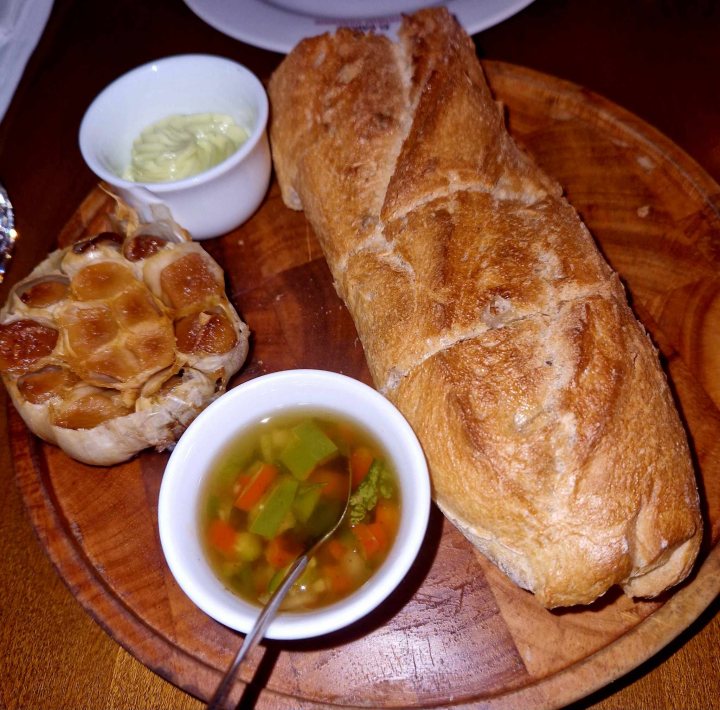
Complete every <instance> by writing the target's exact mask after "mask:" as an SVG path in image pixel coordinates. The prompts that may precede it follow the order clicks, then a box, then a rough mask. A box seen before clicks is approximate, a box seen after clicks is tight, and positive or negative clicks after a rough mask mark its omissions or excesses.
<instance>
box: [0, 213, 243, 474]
mask: <svg viewBox="0 0 720 710" xmlns="http://www.w3.org/2000/svg"><path fill="white" fill-rule="evenodd" d="M120 225H121V226H120V228H119V231H117V232H115V231H113V232H103V233H100V234H97V235H95V236H93V237H92V238H89V239H86V240H84V241H81V242H77V243H75V244H73V245H71V246H69V247H66V248H64V249H60V250H57V251H55V252H53V253H51V254H50V255H49V256H48V257H47V259H45V261H43V262H42V263H41V264H40V265H39V266H38V267H37V268H36V269H35V270H34V271H33V272H32V273H31V274H30V275H29V276H28V277H27V278H25V279H24V280H23V281H21V282H20V283H18V284H17V285H16V286H15V288H14V289H13V291H12V293H11V294H10V297H9V299H8V302H7V303H6V304H5V306H4V308H3V309H2V310H1V311H0V372H1V373H2V377H3V381H4V382H5V385H6V387H7V389H8V392H9V393H10V396H11V397H12V400H13V403H14V404H15V407H16V408H17V410H18V411H19V412H20V414H21V415H22V417H23V419H24V420H25V422H26V423H27V425H28V426H29V427H30V429H31V430H32V431H33V432H34V433H35V434H37V435H38V436H40V437H42V438H43V439H45V440H46V441H49V442H51V443H53V444H57V445H58V446H60V447H61V448H62V449H63V450H64V451H65V452H66V453H68V454H69V455H70V456H72V457H73V458H75V459H78V460H80V461H83V462H85V463H91V464H97V465H111V464H115V463H119V462H121V461H124V460H126V459H128V458H130V457H131V456H133V455H134V454H136V453H137V452H138V451H141V450H142V449H145V448H147V447H151V446H153V447H155V448H157V449H158V450H163V449H167V448H169V447H171V446H172V445H173V444H174V442H175V441H176V440H177V438H178V437H179V436H180V434H181V433H182V432H183V431H184V430H185V428H186V427H187V426H188V424H189V423H190V422H191V421H192V420H193V419H194V418H195V416H196V415H197V414H198V413H199V412H200V411H201V410H202V409H203V408H204V407H206V406H207V405H208V404H209V403H210V402H211V401H212V400H213V399H215V398H216V397H217V396H219V395H220V394H221V393H222V392H224V391H225V389H226V386H227V383H228V380H229V378H230V377H231V376H232V375H233V374H234V373H235V372H237V370H238V369H239V368H240V366H241V365H242V363H243V362H244V360H245V357H246V355H247V350H248V328H247V326H246V325H245V323H243V322H242V320H241V319H240V318H239V316H238V314H237V313H236V311H235V309H234V308H233V307H232V305H231V304H230V302H229V301H228V299H227V296H226V294H225V284H224V276H223V271H222V269H221V268H220V266H218V264H217V263H216V262H215V261H214V260H213V259H212V258H211V257H210V255H209V254H208V253H207V252H206V251H205V250H204V249H203V248H202V247H201V246H200V245H199V244H197V243H196V242H192V241H190V240H189V239H188V238H187V237H186V236H185V235H184V233H183V232H182V230H173V229H172V228H169V227H167V226H163V225H161V227H160V228H158V226H157V225H153V226H152V227H148V225H141V224H137V221H136V220H130V221H127V220H125V221H123V222H121V223H120ZM123 231H125V232H126V233H122V232H123Z"/></svg>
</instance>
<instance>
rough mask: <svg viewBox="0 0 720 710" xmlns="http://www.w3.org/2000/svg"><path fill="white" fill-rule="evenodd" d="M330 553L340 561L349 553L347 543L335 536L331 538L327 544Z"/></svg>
mask: <svg viewBox="0 0 720 710" xmlns="http://www.w3.org/2000/svg"><path fill="white" fill-rule="evenodd" d="M325 547H326V549H327V552H328V555H329V556H330V557H332V559H334V560H335V561H336V562H339V561H340V560H341V559H342V558H343V557H344V556H345V555H346V554H347V548H346V547H345V545H343V544H342V542H340V540H336V539H335V538H332V539H331V540H329V541H328V542H327V543H326V545H325Z"/></svg>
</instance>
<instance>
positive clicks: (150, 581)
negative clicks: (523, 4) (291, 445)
mask: <svg viewBox="0 0 720 710" xmlns="http://www.w3.org/2000/svg"><path fill="white" fill-rule="evenodd" d="M485 69H486V71H487V74H488V78H489V81H490V83H491V85H492V88H493V90H494V91H495V94H496V96H497V97H498V99H500V100H502V102H503V103H504V104H505V106H506V107H507V111H508V120H509V126H510V130H511V132H512V133H513V134H514V135H515V136H516V138H517V139H518V140H519V141H520V142H521V143H522V144H523V145H525V146H526V147H527V149H528V150H529V151H530V152H531V153H532V154H534V155H535V157H536V158H537V160H538V161H539V163H540V164H541V165H542V166H543V167H544V168H545V169H546V170H547V171H548V172H549V173H550V174H552V175H554V176H555V177H556V178H557V179H558V180H559V181H560V183H561V184H562V185H563V186H564V187H565V188H566V191H567V195H568V197H569V199H570V201H571V202H572V203H573V204H574V205H575V206H576V208H577V209H578V210H579V212H580V213H581V215H582V216H583V218H584V219H585V221H586V223H587V224H588V226H589V227H590V229H591V231H592V232H593V233H594V235H595V236H596V238H597V240H598V242H599V244H600V246H601V248H602V250H603V252H604V253H605V255H606V257H607V259H608V260H609V261H610V263H611V264H612V265H613V267H614V268H615V269H616V270H617V271H618V272H619V273H620V274H621V276H622V277H623V279H624V281H625V283H626V285H627V287H628V290H629V294H630V297H631V300H632V303H633V306H634V307H635V310H636V312H637V313H638V315H639V316H640V317H641V319H642V320H643V322H644V323H645V325H646V327H647V328H648V330H649V331H650V333H651V334H652V336H653V338H654V339H655V341H656V342H657V344H658V345H659V347H660V348H661V350H662V353H663V356H664V361H665V364H666V366H667V371H668V374H669V377H670V380H671V383H672V386H673V390H674V393H675V395H676V397H677V401H678V405H679V409H680V411H681V414H682V417H683V419H684V421H685V423H686V424H687V428H688V432H689V436H690V440H691V445H692V450H693V453H694V457H695V463H696V467H697V473H698V478H699V483H700V488H701V492H702V498H703V512H704V516H705V521H706V525H707V534H706V539H705V544H704V547H703V551H702V556H701V560H700V564H699V565H698V567H697V569H696V571H695V572H694V574H693V576H692V578H691V579H690V580H689V581H688V582H686V583H685V584H684V585H682V586H681V587H680V588H679V589H677V590H675V591H674V592H672V593H671V594H668V595H666V596H665V597H663V598H662V599H659V600H655V601H644V602H642V601H639V602H634V601H632V600H630V599H628V598H626V597H624V596H623V595H622V594H620V593H616V592H615V591H613V592H611V593H609V594H608V595H606V597H605V598H603V599H601V600H600V601H598V602H597V603H596V604H594V605H592V606H590V607H587V608H581V609H577V610H565V611H556V612H550V611H547V610H545V609H543V608H541V607H540V606H539V605H538V604H537V603H536V602H535V600H534V598H533V596H532V595H530V594H528V593H526V592H524V591H522V590H520V589H518V588H517V587H515V586H514V585H513V584H512V583H511V582H509V581H508V580H507V578H506V577H504V576H503V575H502V574H501V573H500V572H499V571H498V570H497V569H496V568H495V567H493V566H492V565H491V564H489V563H488V562H486V561H485V560H484V559H483V558H481V557H480V556H478V555H477V554H476V553H475V552H474V551H473V549H472V548H471V546H470V545H469V544H468V543H467V542H466V541H465V540H464V538H463V537H461V536H460V535H459V534H458V533H457V532H456V531H455V530H454V528H453V527H452V526H451V525H449V524H448V523H446V522H445V521H444V520H443V518H442V516H441V514H440V513H439V512H438V511H437V510H434V511H433V514H432V516H431V521H430V529H429V531H428V535H427V539H426V542H425V545H424V548H423V550H422V552H421V554H420V556H419V558H418V560H417V562H416V564H415V566H414V568H413V570H412V571H411V573H410V574H409V576H408V578H407V579H406V580H405V582H404V583H403V585H402V587H401V588H400V589H398V590H397V592H396V593H395V594H394V595H393V596H391V597H390V599H389V600H388V601H387V602H386V603H385V604H384V605H382V606H381V608H380V609H378V610H377V611H376V612H375V613H373V614H372V615H370V616H369V617H367V618H366V619H364V620H362V621H361V622H358V623H357V624H355V625H354V626H353V627H350V628H348V629H345V630H343V631H340V632H337V633H335V634H333V635H331V636H328V637H324V638H320V639H316V640H312V641H307V642H293V643H287V642H285V643H282V642H267V643H266V644H264V647H262V646H261V647H260V648H258V649H256V650H255V652H254V654H253V655H252V657H251V660H250V663H249V665H248V666H246V667H245V668H244V669H243V672H242V680H243V681H245V682H248V685H247V686H245V684H244V683H243V682H240V683H238V685H237V686H236V688H235V693H234V696H233V702H237V701H238V700H240V699H241V698H242V699H243V701H244V702H246V703H247V704H248V705H250V704H251V703H252V702H255V703H256V704H257V707H260V708H317V707H323V706H327V705H332V706H333V707H336V706H339V707H368V706H369V707H380V706H383V707H408V706H423V707H436V706H442V707H446V706H449V705H457V706H463V705H472V706H474V707H476V706H482V707H489V708H523V709H527V708H548V707H558V706H561V705H563V704H566V703H567V702H569V701H571V700H573V699H576V698H578V697H581V696H583V695H585V694H587V693H589V692H591V691H592V690H594V689H596V688H598V687H599V686H601V685H603V684H605V683H607V682H609V681H611V680H613V679H614V678H616V677H618V676H620V675H622V674H624V673H625V672H627V671H628V670H630V669H631V668H633V667H635V666H637V665H638V664H639V663H641V662H642V661H644V660H645V659H646V658H648V657H649V656H651V655H652V654H653V653H655V652H656V651H658V650H659V649H660V648H662V646H664V645H665V644H666V643H667V642H668V641H670V640H671V639H672V638H673V637H674V636H675V635H677V634H678V633H679V632H680V631H682V630H683V629H684V628H686V627H687V625H688V624H689V623H690V622H691V621H693V620H694V619H695V618H696V617H697V616H698V614H699V613H700V612H701V611H702V610H703V609H704V608H705V607H706V606H707V605H708V604H709V603H710V602H711V601H712V599H713V598H714V597H715V595H716V594H717V593H718V590H720V552H719V550H718V546H717V542H718V537H720V443H719V442H720V278H719V274H720V268H719V267H720V214H719V208H720V188H719V187H718V186H717V185H716V184H715V183H714V182H713V181H712V180H711V179H710V178H709V177H708V176H707V175H706V174H705V173H704V172H703V171H702V170H701V169H700V168H699V167H698V166H697V165H696V164H695V163H694V162H693V161H692V160H691V159H690V158H688V156H687V155H685V154H684V153H683V152H682V151H681V150H679V149H678V148H677V147H676V146H674V145H673V144H672V143H671V142H669V141H668V140H667V139H666V138H664V137H663V136H662V135H660V134H658V133H657V132H656V131H655V130H653V129H652V128H650V127H649V126H647V125H645V124H644V123H642V122H641V121H640V120H639V119H637V118H636V117H634V116H632V115H630V114H628V113H627V112H625V111H624V110H622V109H619V108H618V107H616V106H614V105H611V104H610V103H608V102H607V101H605V100H603V99H601V98H599V97H597V96H594V95H592V94H590V93H588V92H586V91H584V90H582V89H580V88H578V87H576V86H574V85H570V84H567V83H564V82H562V81H560V80H557V79H553V78H550V77H548V76H544V75H541V74H537V73H534V72H532V71H529V70H525V69H521V68H518V67H515V66H510V65H505V64H498V63H493V62H486V63H485ZM108 209H109V201H108V199H107V198H106V197H105V196H104V194H103V193H102V192H101V191H100V190H96V191H93V192H92V193H91V194H90V195H89V196H88V198H87V200H86V201H85V202H84V203H83V205H81V206H80V208H79V209H78V211H77V213H76V215H75V216H74V218H73V219H72V220H71V222H70V223H69V224H68V225H67V227H66V229H65V231H64V232H63V234H62V235H61V243H66V242H70V241H73V240H75V239H78V238H79V237H81V236H82V235H84V234H85V233H87V232H92V231H95V230H97V229H99V228H102V225H103V223H104V221H105V216H106V214H107V210H108ZM204 244H205V246H206V248H207V249H208V251H209V252H210V253H211V254H212V255H213V256H214V257H215V258H216V259H217V260H218V261H219V262H220V264H221V265H222V266H223V267H224V268H225V271H226V274H227V278H228V289H229V294H230V296H231V299H232V301H233V302H234V303H235V305H236V306H237V307H238V309H239V311H240V312H241V314H242V315H243V316H244V318H245V320H246V321H247V322H248V324H249V326H250V328H251V330H252V333H253V335H252V346H251V352H250V356H249V359H248V362H247V363H246V365H245V367H244V369H243V370H242V371H241V373H240V375H239V376H238V377H237V378H236V379H235V381H234V384H237V383H238V382H240V381H242V380H247V379H250V378H252V377H255V376H257V375H259V374H261V373H265V372H270V371H274V370H282V369H287V368H292V367H314V368H323V369H329V370H337V371H339V372H343V373H345V374H348V375H351V376H353V377H356V378H358V379H361V380H363V381H365V382H369V375H368V372H367V369H366V366H365V361H364V357H363V353H362V349H361V347H360V345H359V343H358V340H357V337H356V333H355V329H354V327H353V324H352V321H351V319H350V317H349V315H348V312H347V311H346V310H345V308H344V306H343V305H342V303H341V302H340V301H339V300H338V298H337V296H336V295H335V292H334V290H333V286H332V283H331V278H330V274H329V272H328V270H327V267H326V265H325V262H324V260H323V258H322V254H321V252H320V249H319V247H318V245H317V243H316V241H315V238H314V236H313V234H312V231H311V229H310V227H309V226H308V224H307V222H306V221H305V218H304V216H303V215H302V214H299V213H293V212H291V211H290V210H288V209H286V208H285V207H284V205H283V204H282V202H281V200H280V197H279V193H278V190H277V186H276V185H273V186H272V188H271V190H270V193H269V195H268V197H267V200H266V201H265V203H264V204H263V206H262V208H261V209H260V211H259V212H258V213H257V214H256V215H255V216H254V217H253V219H252V220H251V221H250V222H248V223H247V224H246V225H244V226H243V227H242V228H241V229H239V230H237V231H235V232H233V233H232V234H229V235H227V236H225V237H223V238H221V239H217V240H213V241H210V242H205V243H204ZM10 421H11V438H12V442H13V443H12V446H13V455H14V460H15V462H16V468H17V479H18V482H19V485H20V488H21V491H22V494H23V497H24V499H25V502H26V504H27V506H28V509H29V512H30V515H31V518H32V520H33V523H34V525H35V527H36V529H37V531H38V534H39V536H40V538H41V540H42V542H43V544H44V546H45V548H46V549H47V551H48V553H49V555H50V557H51V558H52V560H53V561H54V563H55V565H56V567H57V569H58V571H59V573H60V575H61V576H62V577H63V579H64V580H65V581H66V583H67V584H68V586H69V587H70V589H71V590H72V592H73V593H74V594H75V596H76V597H77V599H78V600H79V601H80V602H81V603H82V604H83V605H84V607H85V608H86V609H87V610H88V612H89V613H90V614H92V615H93V617H94V618H95V619H97V621H98V622H99V623H100V624H101V625H102V626H103V627H104V628H106V629H107V631H108V632H109V633H110V634H111V635H112V636H113V637H114V638H115V639H116V640H117V641H118V642H119V643H121V644H122V645H123V646H125V647H126V648H127V649H128V650H129V651H130V652H131V653H133V654H134V655H135V656H136V657H137V658H138V659H140V660H141V661H142V662H143V663H145V664H146V665H147V666H149V667H150V668H151V669H153V670H154V671H155V672H157V673H159V674H160V675H161V676H163V677H165V678H167V679H168V680H170V681H172V682H173V683H175V684H176V685H178V686H180V687H182V688H184V689H185V690H187V691H188V692H189V693H192V694H193V695H196V696H197V697H199V698H202V699H206V698H208V697H209V696H210V694H211V693H212V690H213V689H214V687H215V685H216V683H217V682H218V679H219V677H220V672H221V670H222V669H224V668H225V667H226V665H227V664H228V662H229V661H230V659H231V657H232V656H233V655H234V653H235V651H236V649H237V648H238V645H239V643H240V641H241V638H240V636H239V635H238V634H236V633H234V632H232V631H230V630H228V629H226V628H224V627H223V626H221V625H219V624H217V623H216V622H214V621H212V620H211V619H210V618H208V617H207V616H205V615H204V614H203V613H202V612H200V611H199V610H198V609H197V608H195V607H194V606H193V605H192V604H191V603H190V601H189V600H188V599H187V598H186V597H185V596H184V594H183V593H182V592H181V591H180V589H179V587H178V586H177V585H176V583H175V582H174V580H173V578H172V576H171V575H170V572H169V570H168V568H167V567H166V565H165V562H164V559H163V556H162V552H161V549H160V544H159V540H158V532H157V515H156V513H157V497H158V490H159V486H160V481H161V478H162V474H163V470H164V466H165V463H166V461H167V455H166V454H158V453H154V452H148V453H145V454H143V455H141V456H139V457H138V458H136V459H135V460H133V461H131V462H129V463H126V464H124V465H121V466H116V467H114V468H112V469H99V468H93V467H89V466H85V465H82V464H80V463H77V462H75V461H72V460H70V459H69V458H68V457H66V456H65V455H64V454H63V453H62V452H60V451H59V450H58V449H56V448H54V447H52V446H48V445H45V444H43V443H41V442H39V441H38V440H37V439H35V438H34V437H33V436H31V435H30V434H29V433H28V431H27V430H26V429H25V427H24V425H23V423H22V421H21V420H20V418H19V417H18V415H17V414H16V413H15V412H14V411H13V412H12V413H11V416H10ZM253 678H254V680H252V679H253ZM251 680H252V682H250V681H251Z"/></svg>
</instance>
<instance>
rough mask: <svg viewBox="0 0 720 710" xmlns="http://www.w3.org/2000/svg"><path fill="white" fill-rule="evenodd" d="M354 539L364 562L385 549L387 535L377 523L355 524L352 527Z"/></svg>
mask: <svg viewBox="0 0 720 710" xmlns="http://www.w3.org/2000/svg"><path fill="white" fill-rule="evenodd" d="M352 531H353V533H354V535H355V537H356V538H357V539H358V541H359V542H360V545H361V547H362V551H363V554H364V556H365V559H366V560H370V559H372V558H373V557H375V555H377V554H378V553H380V552H382V551H383V550H385V549H386V548H387V545H388V535H387V532H385V528H383V526H382V525H380V524H379V523H370V524H369V525H368V524H366V523H357V524H356V525H353V526H352Z"/></svg>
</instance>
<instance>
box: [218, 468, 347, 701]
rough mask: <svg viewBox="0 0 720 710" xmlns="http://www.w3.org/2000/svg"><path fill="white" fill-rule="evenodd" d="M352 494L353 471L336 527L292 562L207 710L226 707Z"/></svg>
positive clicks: (345, 511) (327, 538) (344, 511)
mask: <svg viewBox="0 0 720 710" xmlns="http://www.w3.org/2000/svg"><path fill="white" fill-rule="evenodd" d="M348 468H349V467H348ZM351 492H352V477H351V476H350V472H349V471H348V491H347V497H346V498H345V506H344V508H343V510H342V513H341V514H340V517H339V518H338V519H337V520H336V521H335V524H334V525H333V526H332V527H331V528H330V529H329V530H328V531H327V532H326V533H325V534H324V535H323V536H322V537H321V538H320V539H319V540H317V542H315V543H314V544H313V545H312V546H311V547H310V549H308V551H307V552H305V553H304V554H303V555H300V557H298V558H297V559H296V560H295V562H293V563H292V565H291V566H290V568H289V569H288V571H287V572H286V573H285V576H284V577H283V580H282V582H281V583H280V585H279V586H278V588H277V589H276V590H275V592H273V595H272V596H271V597H270V599H269V600H268V602H267V604H265V606H264V607H263V609H262V611H261V612H260V615H259V616H258V618H257V619H256V621H255V624H253V627H252V628H251V629H250V631H249V632H248V634H247V636H245V641H244V642H243V645H242V646H241V647H240V650H239V651H238V652H237V655H236V656H235V658H234V659H233V661H232V663H231V664H230V665H229V666H228V669H227V670H226V671H225V675H224V676H223V679H222V680H221V681H220V684H219V685H218V687H217V689H216V690H215V692H214V693H213V696H212V698H210V702H209V703H208V705H207V707H208V710H217V709H218V708H221V707H223V705H222V704H223V702H224V700H225V696H226V695H227V693H228V690H229V689H230V686H231V685H232V681H233V679H234V678H235V674H236V673H237V670H238V668H239V667H240V664H241V663H242V661H243V659H244V658H245V657H246V656H247V654H248V653H250V651H251V650H252V649H253V648H255V646H257V644H258V642H259V641H260V640H261V639H262V638H263V636H264V635H265V631H266V630H267V627H268V626H269V625H270V622H271V621H272V620H273V618H274V617H275V614H276V613H277V610H278V609H279V608H280V605H281V604H282V602H283V599H284V598H285V595H286V594H287V593H288V591H290V588H291V587H292V586H293V584H295V582H296V581H297V579H298V578H299V577H300V575H301V574H302V573H303V572H304V571H305V568H306V567H307V566H308V563H309V562H310V560H311V559H312V557H313V555H315V553H316V552H317V551H318V549H319V548H320V547H321V546H322V544H323V543H324V542H326V541H327V540H329V539H330V537H331V536H332V534H333V533H334V532H335V531H336V530H337V529H338V527H340V523H342V521H343V518H344V517H345V514H346V513H347V510H348V507H349V505H350V493H351Z"/></svg>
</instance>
